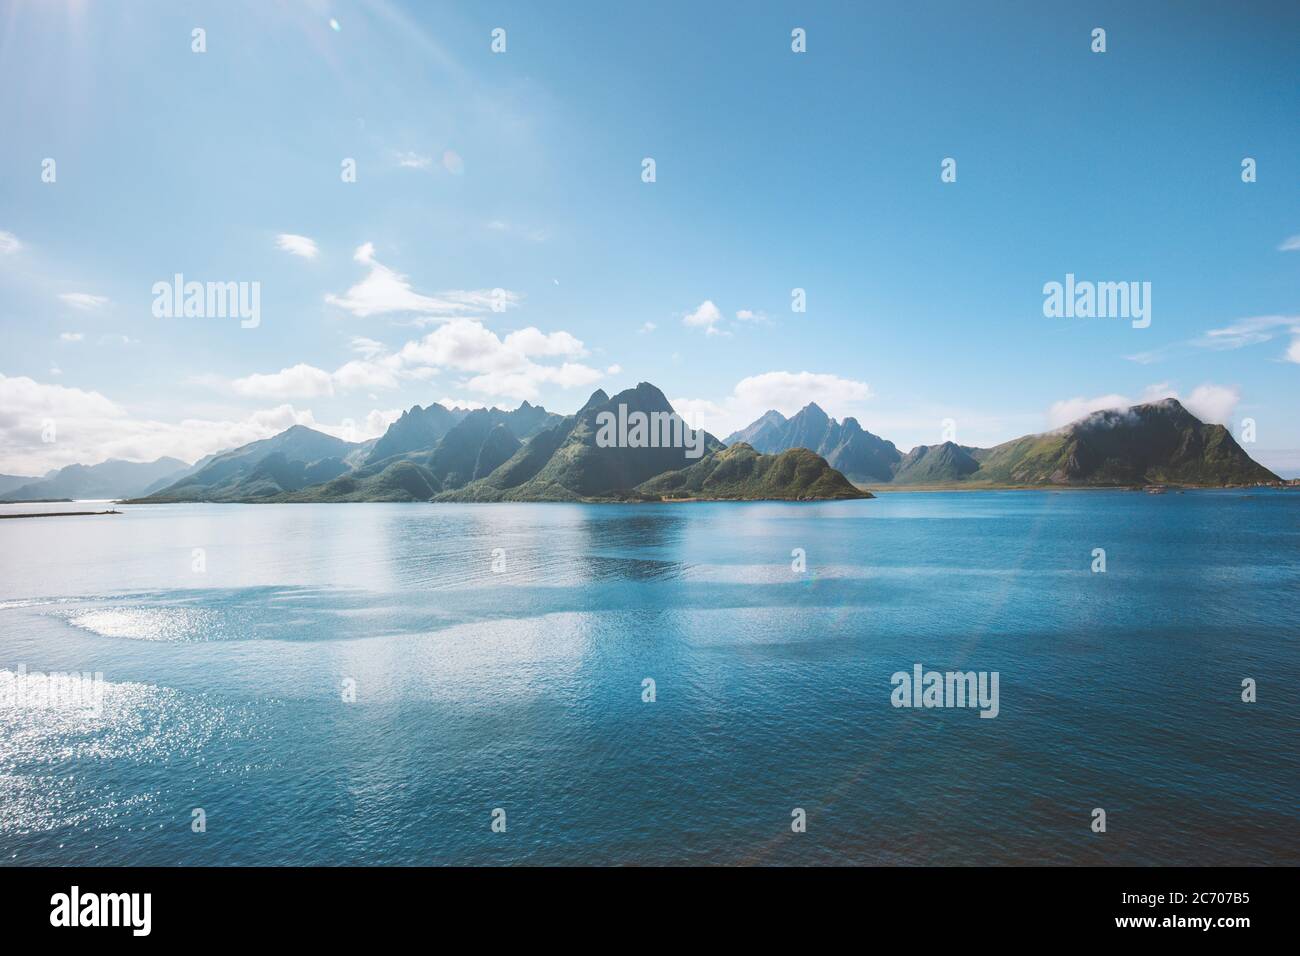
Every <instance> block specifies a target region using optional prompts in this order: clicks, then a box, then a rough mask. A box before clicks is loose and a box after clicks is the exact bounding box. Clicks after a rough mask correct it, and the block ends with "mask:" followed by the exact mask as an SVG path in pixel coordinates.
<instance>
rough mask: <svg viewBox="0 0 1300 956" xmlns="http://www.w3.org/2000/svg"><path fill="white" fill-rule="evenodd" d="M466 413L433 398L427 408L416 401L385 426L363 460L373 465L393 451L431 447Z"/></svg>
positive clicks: (404, 451)
mask: <svg viewBox="0 0 1300 956" xmlns="http://www.w3.org/2000/svg"><path fill="white" fill-rule="evenodd" d="M467 414H468V411H467V410H466V409H463V408H444V407H443V406H442V405H439V404H438V403H436V402H435V403H434V404H432V405H429V406H428V407H427V408H421V407H420V406H419V405H416V406H415V407H414V408H412V409H410V410H409V411H405V412H402V417H401V418H399V419H398V420H397V421H395V422H393V423H392V424H391V425H389V426H388V431H386V432H384V434H383V435H382V436H381V437H380V438H379V439H378V440H377V441H376V442H375V444H374V447H373V448H371V449H370V454H369V455H367V456H366V460H365V462H364V464H367V465H373V464H374V463H375V462H378V461H383V460H384V459H385V458H392V457H393V456H394V455H404V454H407V453H408V452H415V451H427V450H429V449H432V448H433V447H434V446H435V445H437V444H438V442H439V441H441V440H442V436H443V435H445V434H447V432H449V431H450V430H451V429H452V427H453V426H454V425H455V424H456V423H457V422H459V421H460V420H461V419H462V418H464V417H465V416H466V415H467Z"/></svg>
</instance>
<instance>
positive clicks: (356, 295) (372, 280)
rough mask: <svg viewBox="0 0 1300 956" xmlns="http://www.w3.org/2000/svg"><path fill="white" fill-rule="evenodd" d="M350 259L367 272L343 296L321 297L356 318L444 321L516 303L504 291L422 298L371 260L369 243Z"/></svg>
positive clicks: (458, 291)
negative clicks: (404, 316)
mask: <svg viewBox="0 0 1300 956" xmlns="http://www.w3.org/2000/svg"><path fill="white" fill-rule="evenodd" d="M352 258H353V259H354V260H355V261H356V262H359V263H361V264H362V265H366V266H369V267H370V272H369V273H368V274H367V275H366V277H365V278H364V279H362V280H361V281H360V282H358V283H357V284H356V285H354V286H352V288H350V289H348V290H347V292H345V293H344V294H343V295H334V294H333V293H330V294H328V295H326V296H325V301H326V302H327V303H329V304H330V305H335V306H338V307H339V308H341V309H344V310H346V311H348V312H351V313H352V314H353V315H355V316H357V317H358V318H363V319H364V318H368V317H370V316H372V315H386V314H391V313H401V312H415V313H419V314H423V315H431V316H436V317H437V320H438V321H445V320H447V319H449V318H451V317H454V316H457V315H471V314H480V313H485V312H490V311H504V310H506V309H508V308H510V307H512V306H516V305H518V304H519V300H520V296H519V295H518V293H515V292H511V291H510V290H508V289H477V290H463V289H456V290H452V291H448V292H439V293H438V294H437V295H432V296H429V295H423V294H421V293H419V292H416V291H415V290H414V289H413V288H412V287H411V283H410V281H409V280H408V279H407V277H406V276H404V275H401V274H400V273H398V272H394V271H393V270H392V269H390V268H388V267H387V266H385V265H383V264H382V263H380V262H379V261H378V260H377V259H376V258H375V244H374V243H373V242H367V243H364V244H363V245H361V246H358V247H357V250H356V252H355V253H354V254H353V256H352Z"/></svg>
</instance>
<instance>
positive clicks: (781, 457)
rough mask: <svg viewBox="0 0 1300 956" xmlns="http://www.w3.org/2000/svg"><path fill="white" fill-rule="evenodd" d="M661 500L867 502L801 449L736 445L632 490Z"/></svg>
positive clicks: (817, 457)
mask: <svg viewBox="0 0 1300 956" xmlns="http://www.w3.org/2000/svg"><path fill="white" fill-rule="evenodd" d="M636 491H637V492H639V493H640V494H642V495H646V496H654V497H661V498H670V499H671V498H707V499H709V500H718V501H767V500H774V501H825V500H835V499H851V498H870V497H872V495H871V493H870V492H867V491H861V490H860V489H858V488H856V487H854V485H853V484H852V483H851V482H850V481H849V480H848V479H847V478H845V477H844V476H843V475H842V474H840V473H839V472H838V471H836V470H835V469H834V468H832V467H831V466H830V465H829V464H827V462H826V459H824V458H822V457H821V456H820V455H817V454H814V453H813V452H811V451H809V450H808V449H806V448H792V449H790V450H788V451H783V452H781V453H780V454H777V455H762V454H759V453H758V452H757V451H755V450H754V449H753V448H752V447H750V446H749V445H747V444H745V443H744V442H740V443H738V444H735V445H731V446H729V447H727V448H724V449H722V450H720V451H715V452H713V453H711V454H709V455H707V456H706V457H704V458H703V459H701V460H700V461H698V462H696V463H695V464H694V465H691V466H689V467H687V468H683V469H680V470H678V471H672V472H669V473H668V474H665V475H659V476H657V477H655V478H651V479H650V480H649V481H646V482H643V483H642V484H641V485H640V486H638V487H637V489H636Z"/></svg>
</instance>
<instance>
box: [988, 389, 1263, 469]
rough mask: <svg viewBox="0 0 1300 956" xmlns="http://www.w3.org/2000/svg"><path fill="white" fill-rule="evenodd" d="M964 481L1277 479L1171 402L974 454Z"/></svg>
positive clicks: (1217, 428) (1227, 436) (1216, 428)
mask: <svg viewBox="0 0 1300 956" xmlns="http://www.w3.org/2000/svg"><path fill="white" fill-rule="evenodd" d="M973 457H974V458H975V459H976V460H977V461H978V462H979V466H980V467H979V471H977V472H976V473H975V474H974V475H972V476H971V477H972V479H973V480H976V481H979V482H985V483H996V484H1014V485H1036V484H1056V485H1134V484H1139V485H1140V484H1153V483H1154V484H1164V483H1169V484H1187V485H1211V486H1221V485H1227V484H1249V483H1254V482H1261V481H1277V480H1278V478H1277V476H1276V475H1274V474H1273V473H1272V472H1271V471H1269V470H1268V469H1267V468H1265V467H1264V466H1263V465H1260V464H1258V463H1257V462H1255V461H1254V460H1253V459H1252V458H1251V457H1250V456H1249V455H1247V454H1246V452H1245V451H1244V450H1243V449H1242V447H1241V446H1240V445H1238V444H1237V442H1236V440H1235V439H1233V437H1232V435H1231V433H1230V432H1229V431H1228V430H1227V429H1226V428H1224V427H1223V426H1222V425H1208V424H1205V423H1204V422H1202V421H1200V420H1199V419H1198V418H1196V416H1194V415H1192V414H1191V413H1190V412H1189V411H1187V409H1185V408H1184V407H1183V406H1182V404H1181V403H1179V402H1178V400H1177V399H1173V398H1166V399H1163V400H1162V401H1159V402H1150V403H1147V404H1144V405H1134V406H1133V407H1131V408H1128V409H1126V410H1122V411H1103V412H1095V413H1093V414H1092V415H1089V416H1088V417H1087V418H1083V419H1080V420H1079V421H1077V422H1074V423H1072V424H1070V425H1067V426H1066V427H1065V428H1062V429H1060V430H1058V431H1055V432H1048V433H1046V434H1042V435H1028V436H1026V437H1024V438H1018V439H1016V440H1014V441H1010V442H1006V443H1004V444H1001V445H998V446H996V447H994V448H989V449H979V450H976V452H975V454H974V456H973Z"/></svg>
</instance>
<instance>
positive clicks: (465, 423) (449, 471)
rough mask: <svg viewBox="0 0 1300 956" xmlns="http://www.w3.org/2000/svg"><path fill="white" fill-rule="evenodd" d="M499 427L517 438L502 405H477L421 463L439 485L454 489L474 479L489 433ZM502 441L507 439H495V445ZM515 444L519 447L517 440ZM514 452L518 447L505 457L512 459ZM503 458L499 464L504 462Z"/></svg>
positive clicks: (446, 488) (445, 488)
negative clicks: (489, 406)
mask: <svg viewBox="0 0 1300 956" xmlns="http://www.w3.org/2000/svg"><path fill="white" fill-rule="evenodd" d="M498 426H499V427H501V428H503V429H505V432H506V434H507V435H508V436H509V437H511V438H513V437H514V436H513V433H512V432H511V431H510V428H509V426H508V425H506V413H505V412H503V411H501V410H500V409H499V408H476V409H475V410H474V411H472V412H470V413H469V414H468V415H466V416H465V417H464V418H463V419H461V420H460V421H459V422H458V423H457V424H456V425H454V426H452V428H451V429H450V430H449V431H448V432H447V434H445V435H444V436H442V440H441V441H440V442H438V445H437V447H436V448H434V450H433V451H432V452H430V453H429V455H428V456H427V457H426V458H425V460H423V461H421V462H420V464H422V465H424V466H425V467H427V468H428V469H429V471H430V472H431V473H432V475H433V477H434V480H435V482H436V487H438V488H439V489H443V490H450V489H452V488H459V487H461V486H462V485H465V484H468V483H469V482H471V481H473V480H474V478H475V477H476V472H477V469H478V460H479V453H480V452H481V451H482V449H483V446H484V443H485V442H487V440H488V436H489V435H491V434H492V433H493V432H494V431H495V430H496V429H497V427H498ZM502 442H503V439H501V438H500V437H498V438H497V439H495V444H498V445H499V444H501V443H502ZM514 444H515V446H516V447H517V446H518V444H519V442H518V440H517V439H516V440H515V442H514ZM514 452H515V448H512V449H511V450H510V453H509V454H507V455H506V456H505V457H506V458H509V457H510V455H512V454H514ZM489 454H491V453H489ZM504 460H505V459H504V458H503V459H501V461H504ZM501 461H498V462H497V464H498V465H499V464H501ZM478 477H482V476H478Z"/></svg>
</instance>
